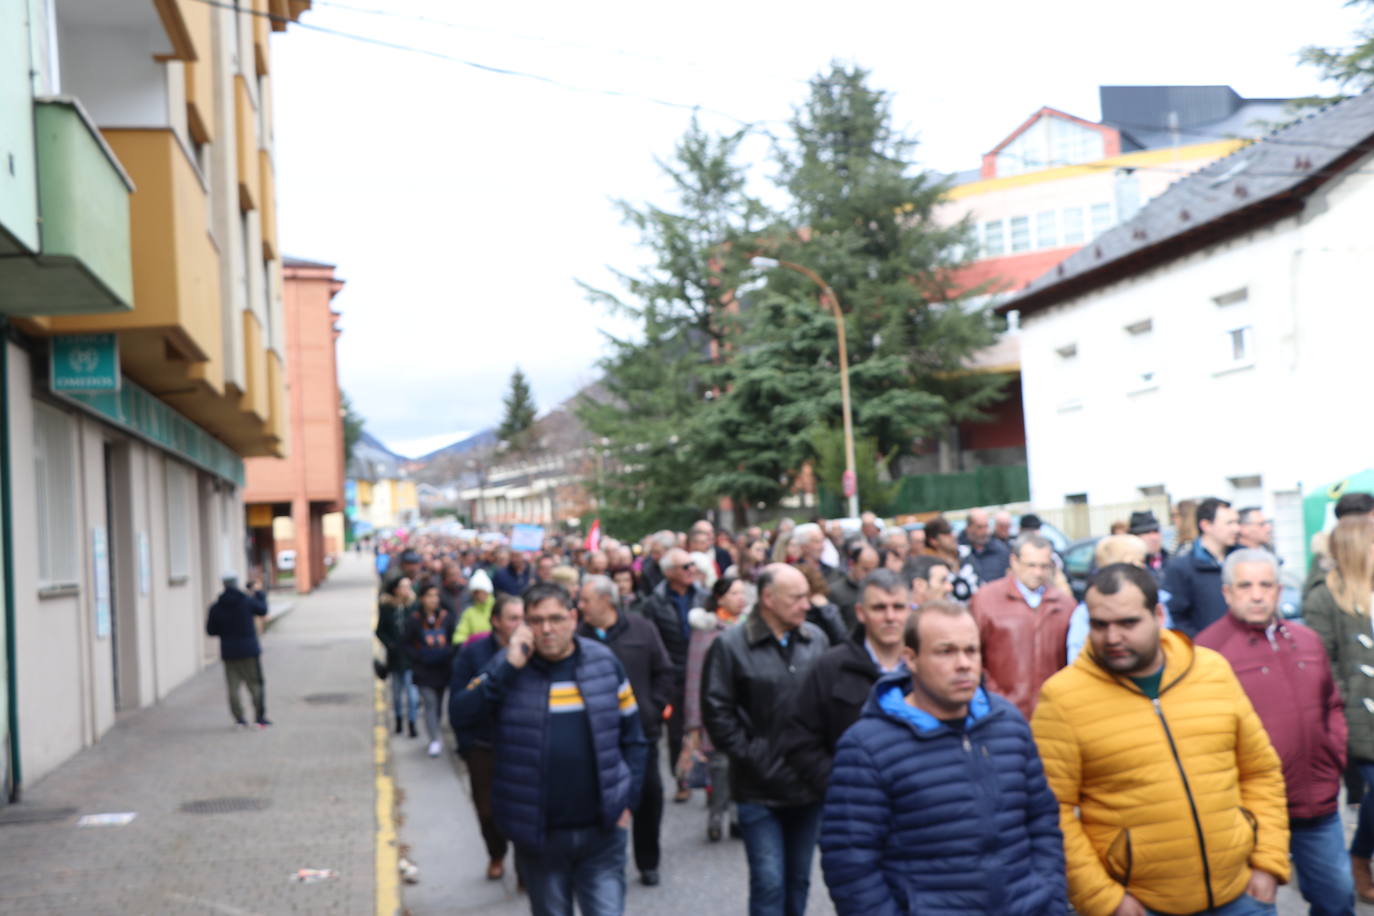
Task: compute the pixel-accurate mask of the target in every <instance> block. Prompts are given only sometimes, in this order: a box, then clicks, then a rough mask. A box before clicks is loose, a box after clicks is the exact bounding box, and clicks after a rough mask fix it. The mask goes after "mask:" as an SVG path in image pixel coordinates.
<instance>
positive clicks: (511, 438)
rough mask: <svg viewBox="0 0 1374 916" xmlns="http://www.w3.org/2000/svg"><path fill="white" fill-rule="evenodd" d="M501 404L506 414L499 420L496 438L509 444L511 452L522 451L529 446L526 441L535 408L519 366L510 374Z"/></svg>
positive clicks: (528, 384)
mask: <svg viewBox="0 0 1374 916" xmlns="http://www.w3.org/2000/svg"><path fill="white" fill-rule="evenodd" d="M502 403H504V404H505V406H506V413H505V416H504V417H503V418H502V419H501V425H500V426H499V427H497V430H496V436H497V438H498V439H502V440H504V441H506V442H509V443H510V447H511V448H512V449H513V450H515V451H522V450H524V449H525V448H527V447H528V445H529V443H528V442H527V441H526V439H527V438H528V433H529V430H530V427H532V426H533V425H534V417H535V407H534V395H533V394H532V393H531V392H530V383H529V381H528V380H527V379H526V378H525V373H523V372H521V371H520V367H519V366H516V367H515V371H514V372H512V373H511V376H510V390H509V391H508V392H507V393H506V396H505V398H504V399H503V400H502Z"/></svg>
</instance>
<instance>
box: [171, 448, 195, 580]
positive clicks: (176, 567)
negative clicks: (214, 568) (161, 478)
mask: <svg viewBox="0 0 1374 916" xmlns="http://www.w3.org/2000/svg"><path fill="white" fill-rule="evenodd" d="M166 468H167V578H168V579H169V580H171V581H172V582H184V581H185V580H186V579H188V578H190V576H191V518H190V506H191V470H190V469H189V468H188V467H186V465H184V464H181V463H180V462H177V461H173V460H171V459H170V458H169V459H167V462H166Z"/></svg>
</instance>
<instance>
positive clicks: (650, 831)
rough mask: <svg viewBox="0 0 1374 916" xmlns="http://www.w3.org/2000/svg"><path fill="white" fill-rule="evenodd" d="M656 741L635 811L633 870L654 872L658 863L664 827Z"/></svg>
mask: <svg viewBox="0 0 1374 916" xmlns="http://www.w3.org/2000/svg"><path fill="white" fill-rule="evenodd" d="M658 744H659V743H658V742H657V741H653V742H650V744H649V754H648V757H647V758H646V759H645V761H644V791H643V792H642V793H641V794H640V796H639V807H638V808H636V809H635V813H634V822H633V824H632V825H631V834H632V838H633V840H634V847H635V868H637V869H639V870H640V871H641V872H646V871H657V870H658V862H659V844H658V835H659V831H660V828H661V827H662V825H663V770H662V768H661V767H660V766H659V762H658Z"/></svg>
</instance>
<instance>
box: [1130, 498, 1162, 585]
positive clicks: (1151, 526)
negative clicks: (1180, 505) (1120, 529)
mask: <svg viewBox="0 0 1374 916" xmlns="http://www.w3.org/2000/svg"><path fill="white" fill-rule="evenodd" d="M1126 533H1127V534H1134V535H1135V536H1136V537H1138V538H1140V539H1141V540H1142V541H1144V542H1145V568H1146V569H1148V570H1149V571H1150V575H1152V576H1154V577H1155V584H1156V585H1163V584H1164V564H1165V563H1167V562H1168V560H1169V552H1168V551H1167V550H1165V549H1164V538H1163V536H1162V535H1161V534H1160V533H1159V519H1157V518H1155V514H1154V513H1153V512H1151V511H1150V510H1149V509H1145V510H1144V511H1141V512H1132V513H1131V522H1130V527H1129V528H1128V529H1127V531H1126Z"/></svg>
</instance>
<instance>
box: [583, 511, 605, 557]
mask: <svg viewBox="0 0 1374 916" xmlns="http://www.w3.org/2000/svg"><path fill="white" fill-rule="evenodd" d="M583 546H584V547H586V549H587V550H600V549H601V519H599V518H598V519H595V520H594V521H593V522H592V530H591V531H588V532H587V542H586V544H584V545H583Z"/></svg>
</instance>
